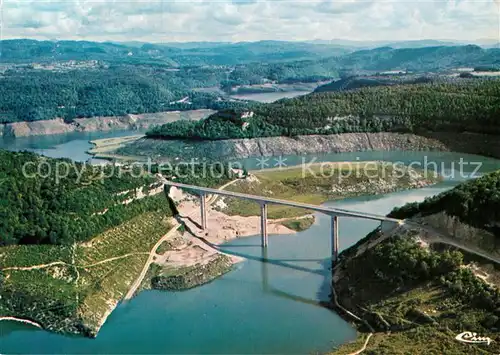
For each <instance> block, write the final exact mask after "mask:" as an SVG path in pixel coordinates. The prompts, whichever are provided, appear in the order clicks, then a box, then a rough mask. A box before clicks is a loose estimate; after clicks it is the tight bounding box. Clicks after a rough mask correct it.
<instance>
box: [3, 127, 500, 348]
mask: <svg viewBox="0 0 500 355" xmlns="http://www.w3.org/2000/svg"><path fill="white" fill-rule="evenodd" d="M121 134H123V135H126V134H127V132H121V133H119V135H121ZM112 135H113V134H109V133H108V134H92V135H88V134H76V135H68V136H59V137H56V136H54V137H43V139H41V138H42V137H40V138H36V139H35V138H30V139H27V140H25V141H22V140H15V141H9V142H7V141H4V142H3V145H2V147H3V148H9V149H15V150H19V149H26V148H29V149H31V150H34V151H37V152H40V153H43V154H47V155H50V156H54V157H68V158H72V159H74V160H80V161H82V160H83V161H84V160H87V159H88V158H89V156H88V155H86V153H85V151H86V150H87V149H88V148H89V147H90V144H89V143H88V140H89V139H95V138H105V137H110V136H112ZM309 158H311V157H309ZM461 158H462V159H464V161H466V162H477V163H480V164H481V169H480V170H479V174H481V173H485V172H489V171H493V170H496V169H499V168H500V161H498V160H494V159H489V158H483V157H479V156H473V155H467V154H462V153H451V152H432V153H425V152H394V151H387V152H376V151H374V152H355V153H339V154H321V155H318V156H317V160H318V161H356V160H360V161H363V160H385V161H393V162H397V161H401V162H405V163H410V162H420V163H421V164H422V166H424V164H425V162H427V163H429V162H434V163H436V166H437V168H438V170H439V171H440V172H441V173H443V176H444V177H445V180H444V181H443V182H441V183H438V184H436V185H434V186H431V187H426V188H423V189H419V190H410V191H403V192H398V193H392V194H386V195H378V196H370V197H357V198H351V199H346V200H341V201H335V202H327V203H326V205H328V206H335V207H337V208H346V209H351V210H358V211H363V212H372V213H377V214H385V213H388V212H389V211H391V210H392V209H393V208H394V207H396V206H401V205H404V204H405V203H407V202H412V201H421V200H423V199H424V198H425V197H428V196H433V195H435V194H438V193H440V192H442V191H445V190H447V189H449V188H451V187H453V186H455V185H456V184H457V183H459V182H460V181H463V180H465V179H467V178H469V177H470V174H471V173H472V172H473V170H474V169H475V166H473V165H466V166H465V167H464V173H465V174H460V173H459V171H458V170H457V169H459V166H458V163H457V162H459V161H460V159H461ZM286 159H287V163H288V164H289V165H292V164H298V163H300V162H301V161H302V159H303V157H301V156H287V157H286ZM241 163H242V164H244V165H245V166H246V167H247V168H248V169H255V168H257V166H256V164H257V161H256V160H255V159H254V158H248V159H243V160H241ZM452 172H454V174H452ZM340 223H341V224H340V244H341V249H345V248H347V247H349V246H350V245H352V244H354V243H356V242H357V241H358V240H359V239H361V238H363V237H364V236H365V235H366V234H367V233H369V232H370V231H371V230H373V228H375V227H376V223H373V222H367V221H360V220H355V219H347V218H344V219H341V222H340ZM329 228H330V220H329V217H327V216H324V215H321V214H319V215H316V221H315V223H314V225H313V226H312V227H311V228H310V229H308V230H306V231H304V232H300V233H296V234H291V235H280V236H271V238H270V246H269V249H268V251H267V252H263V251H262V249H261V247H260V237H259V236H255V237H249V238H241V239H238V240H236V241H233V242H230V243H228V244H225V245H224V246H223V250H224V251H225V252H227V253H228V254H232V255H235V256H240V257H243V258H245V261H244V262H243V263H240V264H238V265H237V267H236V269H235V270H233V271H231V272H230V273H228V274H225V275H224V276H222V277H220V278H218V279H216V280H215V281H213V282H211V283H209V284H207V285H204V286H201V287H198V288H194V289H191V290H188V291H183V292H162V291H145V292H142V293H140V294H139V295H138V296H137V297H135V298H134V299H132V300H131V301H128V302H126V303H122V304H121V305H119V306H118V308H117V309H116V310H115V312H113V313H112V314H111V316H110V317H109V318H108V320H107V322H106V324H105V325H104V326H103V328H102V329H101V332H100V333H99V335H98V337H97V338H96V339H87V338H83V337H71V336H63V335H59V334H54V333H49V332H46V331H43V330H39V329H36V328H32V327H30V326H28V325H22V324H18V323H12V322H0V352H2V353H44V354H52V353H75V354H77V353H81V354H83V353H116V354H118V353H136V354H138V353H152V354H153V353H170V354H174V353H175V354H181V353H228V354H229V353H254V354H262V353H288V354H305V353H312V352H327V351H329V350H332V349H333V348H334V347H335V346H336V345H340V344H343V343H346V342H349V341H351V340H354V339H355V338H356V331H355V329H354V328H353V327H352V326H351V324H349V323H347V322H346V321H344V320H343V319H342V318H341V317H339V316H338V315H337V314H336V313H334V312H332V311H331V310H329V309H327V308H325V307H323V306H322V305H321V304H322V303H323V302H329V299H330V298H329V295H330V279H331V271H330V269H329V267H330V265H329V254H330V245H329V244H330V236H329Z"/></svg>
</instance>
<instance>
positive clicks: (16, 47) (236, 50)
mask: <svg viewBox="0 0 500 355" xmlns="http://www.w3.org/2000/svg"><path fill="white" fill-rule="evenodd" d="M0 51H1V56H0V62H4V63H5V62H9V63H31V62H51V61H67V60H104V61H111V62H116V61H118V62H131V63H134V62H140V61H143V62H144V61H151V62H159V63H162V62H163V63H167V64H171V65H179V66H181V65H182V66H186V65H237V64H243V63H250V62H262V61H265V62H277V61H278V62H281V61H294V60H306V59H310V60H312V59H319V58H325V57H331V56H338V55H343V54H346V53H348V52H349V50H347V49H344V48H343V47H339V46H330V45H323V44H311V43H306V42H284V41H260V42H241V43H210V42H207V43H205V42H203V43H196V42H195V43H185V44H180V43H167V44H157V43H155V44H152V43H141V42H130V43H128V44H126V43H112V42H89V41H36V40H30V39H15V40H4V41H0Z"/></svg>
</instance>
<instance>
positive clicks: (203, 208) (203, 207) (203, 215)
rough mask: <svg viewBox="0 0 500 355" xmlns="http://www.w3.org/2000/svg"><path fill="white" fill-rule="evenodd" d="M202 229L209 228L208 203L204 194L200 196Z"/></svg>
mask: <svg viewBox="0 0 500 355" xmlns="http://www.w3.org/2000/svg"><path fill="white" fill-rule="evenodd" d="M200 212H201V229H202V230H205V229H206V228H207V201H206V195H205V194H204V193H201V194H200Z"/></svg>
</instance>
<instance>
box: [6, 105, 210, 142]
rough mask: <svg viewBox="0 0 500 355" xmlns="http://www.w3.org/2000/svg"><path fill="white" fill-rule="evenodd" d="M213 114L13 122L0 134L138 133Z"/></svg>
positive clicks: (162, 113)
mask: <svg viewBox="0 0 500 355" xmlns="http://www.w3.org/2000/svg"><path fill="white" fill-rule="evenodd" d="M214 112H215V111H212V110H192V111H182V112H179V111H175V112H174V111H172V112H159V113H145V114H141V115H131V114H130V115H126V116H114V117H92V118H77V119H75V120H74V121H73V122H72V123H65V122H64V120H63V119H61V118H56V119H53V120H45V121H34V122H15V123H6V124H3V125H0V135H1V136H4V137H27V136H41V135H47V134H63V133H70V132H96V131H111V130H141V129H148V128H150V127H152V126H156V125H162V124H165V123H169V122H174V121H177V120H180V119H190V120H200V119H202V118H205V117H207V116H209V115H211V114H213V113H214Z"/></svg>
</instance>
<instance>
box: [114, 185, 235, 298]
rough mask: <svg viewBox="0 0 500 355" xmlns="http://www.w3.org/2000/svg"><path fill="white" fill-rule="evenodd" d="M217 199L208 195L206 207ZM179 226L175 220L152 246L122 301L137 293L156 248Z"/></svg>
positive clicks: (172, 234)
mask: <svg viewBox="0 0 500 355" xmlns="http://www.w3.org/2000/svg"><path fill="white" fill-rule="evenodd" d="M236 181H238V180H232V181H230V182H228V183H227V184H225V185H222V186H221V187H219V188H218V190H224V189H225V188H227V187H228V186H230V185H232V184H234V183H235V182H236ZM217 197H218V196H217V195H210V196H209V197H208V198H207V199H206V204H207V206H210V205H211V204H212V203H214V202H215V200H217ZM198 211H199V210H198V208H194V209H193V210H192V211H190V212H189V213H188V214H187V216H186V217H191V216H192V215H193V214H195V213H196V212H198ZM180 226H181V225H180V223H179V222H178V221H177V220H175V222H174V223H173V225H172V228H171V229H170V230H169V231H168V233H167V234H165V235H164V236H163V237H161V238H160V240H158V242H157V243H156V244H155V245H154V246H153V248H152V249H151V251H150V252H149V256H148V260H146V263H145V264H144V267H143V269H142V271H141V273H140V274H139V276H138V277H137V279H136V280H135V281H134V283H133V284H132V285H131V286H130V289H129V290H128V292H127V294H126V295H125V297H123V300H124V301H127V300H129V299H131V298H132V297H134V295H135V293H136V292H137V289H138V288H139V286H140V285H141V283H142V280H144V277H146V274H147V272H148V270H149V267H150V266H151V264H152V263H153V261H154V258H155V256H156V250H158V248H159V247H160V245H161V244H162V243H163V242H164V241H166V240H168V239H170V238H172V237H173V236H174V235H175V233H176V232H177V229H178V228H179V227H180Z"/></svg>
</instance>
